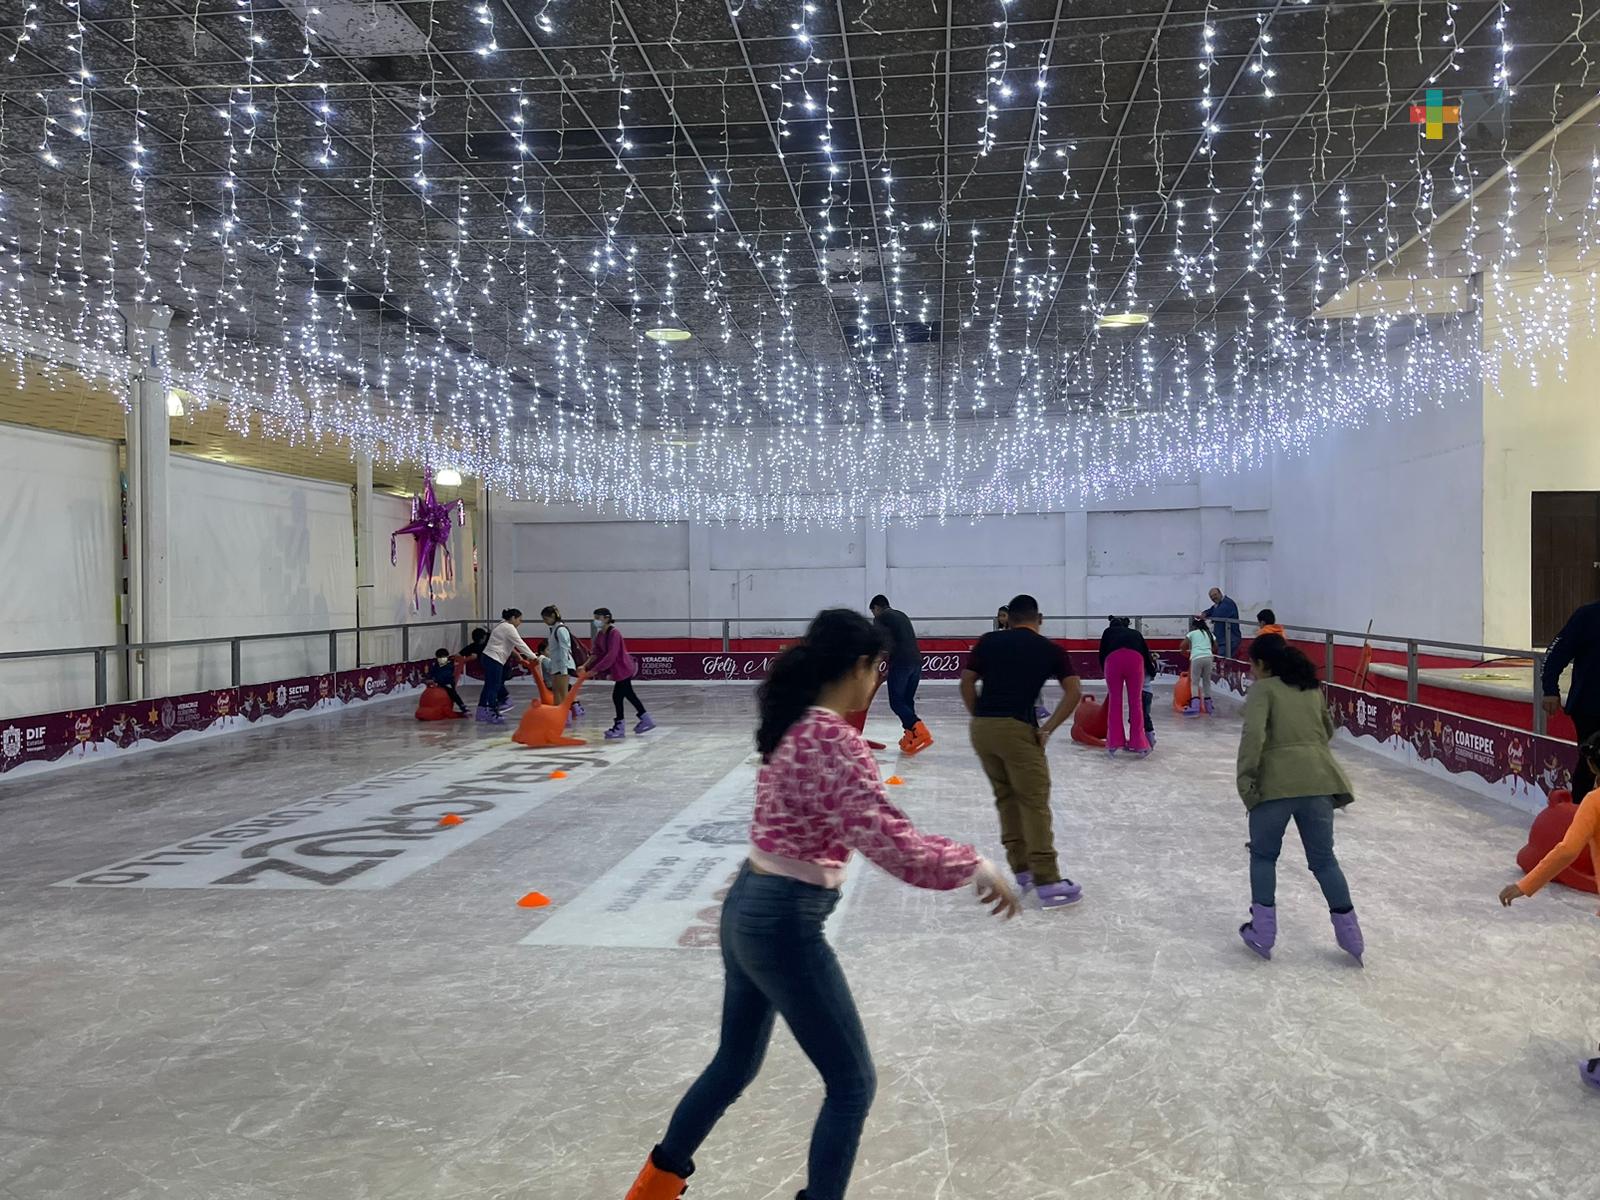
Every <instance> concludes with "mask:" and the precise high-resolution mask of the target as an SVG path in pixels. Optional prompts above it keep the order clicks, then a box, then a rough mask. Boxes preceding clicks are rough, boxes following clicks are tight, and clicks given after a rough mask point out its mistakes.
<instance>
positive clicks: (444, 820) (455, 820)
mask: <svg viewBox="0 0 1600 1200" xmlns="http://www.w3.org/2000/svg"><path fill="white" fill-rule="evenodd" d="M463 820H464V818H462V817H460V816H458V815H457V814H455V813H445V815H444V816H442V817H440V818H439V824H441V825H460V824H461V823H462V821H463Z"/></svg>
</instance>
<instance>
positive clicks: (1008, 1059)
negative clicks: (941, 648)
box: [0, 684, 1600, 1200]
mask: <svg viewBox="0 0 1600 1200" xmlns="http://www.w3.org/2000/svg"><path fill="white" fill-rule="evenodd" d="M639 690H640V693H641V695H642V696H643V697H644V699H645V700H646V702H647V703H649V704H650V705H651V709H652V712H653V713H654V715H655V716H656V717H657V719H658V720H659V722H660V724H661V728H660V729H659V730H658V731H657V732H655V733H652V734H650V735H648V736H647V737H644V738H638V739H634V738H630V739H629V740H628V741H627V742H626V743H623V744H622V745H621V746H617V745H612V744H602V743H600V741H599V734H600V730H601V728H602V727H603V725H604V724H605V723H606V722H605V721H604V720H602V716H603V715H604V714H600V713H599V712H597V711H596V712H592V715H591V716H590V717H589V718H588V719H587V721H586V722H585V730H586V732H587V733H588V735H589V736H591V737H592V738H593V739H594V741H593V744H592V745H591V746H590V747H588V748H585V749H583V750H578V751H571V752H550V751H529V750H524V749H523V748H521V747H518V746H515V745H512V744H511V743H509V742H508V741H506V734H508V733H509V729H507V730H489V729H487V728H485V727H482V726H478V725H475V724H473V723H470V722H469V723H461V724H452V725H445V726H441V725H419V724H418V723H416V722H415V721H413V720H412V717H411V704H410V703H409V702H408V701H406V700H399V701H395V702H390V703H375V704H369V705H359V706H355V707H352V708H351V709H348V710H344V711H341V712H336V713H329V714H326V715H322V716H317V717H313V718H309V719H306V720H302V721H297V722H292V723H286V724H282V725H279V726H276V727H274V728H270V729H262V730H257V731H252V732H247V733H241V734H239V735H236V736H229V737H224V738H218V739H213V740H209V741H204V742H200V743H196V744H193V745H191V746H187V747H181V748H173V749H168V750H164V751H157V752H152V753H147V754H140V755H137V756H132V757H128V758H124V759H121V760H119V761H116V762H114V763H106V764H104V765H97V766H86V767H83V768H74V769H70V770H64V771H59V772H55V773H51V774H45V775H39V776H33V777H24V778H20V779H15V780H12V781H9V782H7V783H4V784H0V822H3V826H0V828H3V830H4V833H3V836H0V910H3V912H4V916H5V919H4V923H3V925H0V1197H5V1198H6V1200H110V1198H112V1197H139V1198H146V1197H148V1198H155V1197H162V1198H168V1200H247V1198H248V1200H269V1198H273V1200H380V1198H381V1200H390V1198H393V1200H402V1198H403V1200H445V1198H451V1200H456V1198H459V1200H469V1198H470V1200H621V1197H622V1196H623V1194H624V1192H625V1191H626V1190H627V1186H628V1183H629V1182H630V1181H631V1179H632V1177H633V1174H634V1172H635V1171H636V1170H637V1168H638V1166H639V1163H640V1161H641V1160H642V1157H643V1155H644V1153H645V1152H646V1151H647V1150H648V1148H649V1146H650V1145H651V1143H652V1142H653V1141H654V1140H655V1139H656V1138H657V1137H658V1136H659V1135H660V1133H661V1131H662V1128H663V1126H664V1123H665V1120H666V1117H667V1115H668V1113H669V1112H670V1110H671V1108H672V1106H673V1105H674V1104H675V1103H676V1101H677V1099H678V1097H679V1095H680V1094H681V1093H682V1091H683V1089H684V1087H685V1086H686V1085H687V1084H688V1083H689V1081H690V1079H691V1078H692V1077H693V1076H694V1074H695V1073H696V1072H697V1071H698V1070H699V1068H700V1067H701V1066H702V1065H703V1064H704V1062H705V1061H706V1059H707V1058H708V1057H709V1055H710V1053H711V1051H712V1048H713V1042H714V1036H715V1030H716V1023H717V1010H718V1002H719V998H720V987H721V970H720V964H719V961H718V957H717V954H716V952H715V949H714V948H712V946H711V945H710V942H711V940H712V939H711V938H710V937H709V936H708V931H709V930H711V929H713V928H714V919H715V904H714V899H713V898H712V897H713V896H714V892H715V889H716V888H717V887H719V886H720V885H721V883H722V882H723V881H724V880H725V879H726V875H727V873H728V871H729V870H731V869H732V866H733V865H736V863H737V861H738V858H739V854H740V846H741V845H742V840H743V828H742V825H743V820H744V819H745V817H747V815H748V811H749V801H750V788H749V785H750V780H751V778H752V777H753V770H754V767H753V764H752V762H751V753H750V745H751V744H750V732H751V728H752V725H753V719H752V715H751V714H752V705H753V693H752V691H751V690H750V689H746V688H741V687H701V688H695V687H691V686H681V685H680V686H667V685H645V684H641V685H640V689H639ZM922 698H923V701H924V705H923V707H924V713H925V716H926V719H927V722H928V724H929V726H930V728H931V729H932V731H933V733H934V736H935V738H936V739H937V743H936V745H935V746H934V747H933V748H932V749H931V750H929V751H927V752H926V753H924V754H923V755H921V756H919V757H918V758H916V759H914V760H911V761H909V762H906V763H903V764H897V759H898V755H896V754H895V753H894V752H893V751H892V750H891V751H890V752H888V753H887V754H884V755H880V758H881V759H882V761H883V762H884V764H885V774H888V773H889V772H890V770H898V771H899V773H900V774H901V775H902V776H903V777H904V779H905V780H906V785H905V786H904V787H903V788H897V789H895V798H896V800H897V801H899V802H900V803H901V804H902V805H903V806H904V807H905V808H906V809H907V810H908V811H909V812H910V813H911V814H912V816H913V818H914V819H915V820H916V821H917V822H918V824H919V825H921V826H922V827H923V828H925V829H927V830H930V831H936V832H941V833H947V834H952V835H956V836H960V837H962V838H966V839H970V840H975V841H976V842H978V843H979V845H980V846H981V847H983V848H984V850H985V852H987V853H990V854H992V855H996V856H998V852H999V846H998V838H997V834H996V824H995V820H994V816H993V810H992V807H991V803H990V799H989V795H988V791H987V787H986V785H985V783H984V780H983V777H982V775H981V773H980V772H979V770H978V767H977V763H976V761H975V759H974V757H973V755H972V752H971V750H970V748H969V747H968V745H967V743H966V737H965V728H964V720H963V719H962V718H961V714H960V710H959V702H958V700H957V696H956V693H955V690H954V688H952V687H949V686H937V685H929V686H926V687H925V688H924V689H923V696H922ZM603 699H604V697H603V695H601V694H599V693H596V694H595V695H594V696H593V701H594V704H593V705H592V710H600V709H606V708H608V707H609V706H608V705H605V704H603V703H601V701H602V700H603ZM1159 703H1161V699H1159V698H1158V704H1159ZM1157 720H1158V726H1159V731H1160V735H1161V736H1160V745H1159V747H1158V749H1157V751H1156V753H1155V754H1154V755H1153V756H1152V757H1151V758H1150V759H1149V760H1147V761H1144V762H1138V761H1123V760H1118V761H1114V762H1113V761H1108V760H1107V759H1106V758H1105V757H1104V755H1103V754H1100V753H1096V752H1092V751H1088V750H1085V749H1082V748H1079V747H1076V746H1073V745H1072V744H1071V743H1070V742H1069V741H1068V740H1067V739H1066V737H1065V734H1064V733H1063V735H1062V736H1061V738H1060V739H1059V741H1058V743H1057V744H1056V745H1054V746H1053V747H1052V751H1051V757H1052V762H1053V767H1054V772H1055V808H1056V816H1057V830H1058V845H1059V846H1060V848H1061V849H1062V851H1063V854H1064V863H1065V865H1066V868H1067V871H1068V873H1069V874H1070V875H1071V876H1072V877H1073V878H1075V879H1077V880H1078V881H1079V882H1081V883H1082V884H1083V885H1084V889H1085V899H1084V902H1083V903H1082V904H1080V905H1079V906H1077V907H1076V908H1074V909H1071V910H1069V911H1066V912H1062V913H1053V914H1049V915H1046V914H1043V913H1040V912H1038V911H1036V910H1035V911H1029V912H1027V913H1025V914H1024V915H1023V917H1021V918H1019V919H1018V920H1016V921H1013V922H1011V923H1010V924H1001V923H999V922H997V921H994V920H993V919H991V918H989V917H987V916H986V915H985V914H984V913H983V911H982V910H981V909H980V908H979V907H978V906H977V905H976V904H975V903H973V902H972V901H971V899H970V896H969V894H968V893H966V892H961V893H956V894H934V893H926V892H917V891H914V890H912V889H910V888H908V887H905V886H904V885H902V884H900V883H898V882H897V881H895V880H893V879H891V878H889V877H887V876H885V875H883V874H881V873H880V872H878V871H876V870H875V869H870V868H868V869H862V870H860V871H858V873H857V874H856V875H855V876H854V877H853V879H852V881H851V883H850V885H849V888H848V891H849V895H848V903H847V904H846V906H844V907H843V908H842V909H841V912H840V913H839V915H838V916H836V917H835V919H834V921H833V923H832V925H831V936H832V939H833V941H834V943H835V945H836V946H837V947H838V950H839V953H840V956H841V959H842V961H843V963H844V966H845V970H846V972H847V973H848V975H849V977H850V980H851V983H852V986H853V988H854V990H855V993H856V998H857V1001H858V1003H859V1005H860V1007H861V1010H862V1013H863V1017H864V1020H865V1022H866V1025H867V1028H868V1032H869V1035H870V1037H871V1039H872V1042H873V1046H874V1050H875V1053H876V1056H877V1064H878V1073H879V1080H880V1082H879V1091H878V1100H877V1104H876V1107H875V1108H874V1110H873V1113H872V1115H871V1118H870V1120H869V1123H868V1127H867V1132H866V1136H865V1139H864V1142H863V1145H862V1152H861V1157H860V1160H859V1163H858V1167H857V1171H856V1176H855V1182H854V1185H853V1187H852V1190H851V1193H850V1195H851V1197H852V1200H935V1198H937V1200H1046V1198H1053V1197H1073V1198H1082V1200H1093V1198H1100V1197H1105V1198H1108V1200H1110V1198H1115V1200H1142V1198H1147V1197H1163V1198H1172V1200H1200V1198H1203V1197H1216V1198H1222V1200H1254V1198H1257V1197H1259V1198H1262V1200H1268V1198H1270V1200H1302V1198H1304V1200H1310V1198H1320V1197H1373V1198H1376V1200H1409V1198H1412V1197H1439V1198H1441V1200H1470V1198H1475V1197H1484V1198H1486V1200H1487V1198H1491V1197H1492V1198H1494V1200H1523V1198H1532V1197H1562V1198H1567V1197H1576V1196H1582V1195H1586V1194H1590V1193H1591V1192H1592V1190H1593V1188H1594V1186H1595V1184H1594V1154H1595V1146H1596V1140H1595V1139H1596V1130H1597V1129H1600V1095H1595V1094H1593V1093H1589V1092H1586V1091H1585V1089H1583V1088H1582V1087H1581V1085H1580V1084H1579V1082H1578V1079H1577V1060H1578V1059H1579V1058H1580V1056H1582V1055H1583V1054H1584V1053H1585V1052H1588V1053H1593V1046H1594V1042H1595V1039H1596V1037H1597V1036H1600V1011H1597V1010H1600V969H1597V966H1600V921H1597V920H1596V918H1595V915H1594V910H1595V908H1596V900H1595V898H1594V897H1591V896H1582V895H1579V894H1577V893H1574V892H1570V891H1567V890H1565V889H1562V888H1559V887H1556V888H1552V889H1551V890H1550V891H1549V892H1548V893H1546V894H1543V895H1541V896H1539V897H1536V898H1535V899H1533V900H1530V901H1526V902H1523V903H1520V904H1518V905H1517V906H1516V907H1515V908H1514V909H1513V910H1511V911H1509V912H1506V911H1502V910H1501V909H1500V908H1499V906H1498V905H1497V903H1496V900H1495V894H1496V892H1497V891H1498V890H1499V889H1500V888H1501V887H1502V886H1503V885H1504V884H1505V883H1507V882H1508V881H1510V880H1512V879H1513V878H1515V876H1516V871H1515V867H1514V863H1513V856H1514V854H1515V853H1516V851H1517V849H1518V848H1519V847H1520V845H1521V844H1522V841H1523V835H1524V833H1525V831H1526V826H1527V818H1526V817H1525V816H1523V815H1521V814H1519V813H1516V812H1514V811H1512V810H1511V809H1509V808H1504V807H1501V806H1499V805H1497V804H1495V803H1494V802H1492V801H1487V800H1483V799H1480V798H1477V797H1475V796H1473V795H1472V794H1470V793H1468V792H1467V791H1465V790H1462V789H1458V788H1456V787H1453V786H1452V785H1450V784H1448V783H1445V782H1441V781H1437V780H1434V779H1430V778H1428V777H1426V776H1424V775H1422V774H1420V773H1416V772H1412V771H1408V770H1405V769H1403V768H1400V767H1397V766H1392V765H1390V764H1388V763H1386V762H1384V761H1383V760H1381V759H1379V758H1377V757H1375V756H1372V755H1369V754H1367V753H1365V752H1362V751H1359V750H1353V749H1352V750H1346V749H1341V751H1340V753H1341V756H1342V758H1343V760H1344V761H1345V763H1346V765H1347V767H1348V769H1349V771H1350V773H1351V776H1352V779H1353V781H1354V784H1355V787H1356V789H1357V792H1358V799H1357V802H1356V804H1355V805H1354V806H1353V807H1352V808H1350V809H1348V810H1346V811H1345V812H1344V813H1342V814H1341V815H1340V817H1339V823H1338V839H1339V853H1340V858H1341V860H1342V861H1343V863H1344V865H1345V869H1346V871H1347V873H1348V875H1349V877H1350V882H1351V885H1352V889H1353V892H1354V896H1355V900H1356V906H1357V911H1358V912H1359V914H1360V916H1361V918H1362V922H1363V924H1364V926H1365V930H1366V936H1367V943H1368V955H1367V966H1366V969H1365V970H1361V969H1358V968H1356V967H1354V966H1353V965H1352V964H1351V963H1350V962H1349V961H1348V960H1347V959H1346V958H1345V957H1344V956H1343V955H1342V954H1341V953H1340V952H1339V951H1338V950H1337V948H1336V947H1335V946H1334V943H1333V937H1332V932H1331V929H1330V927H1329V925H1328V919H1327V914H1326V910H1325V909H1324V908H1323V907H1322V905H1321V902H1320V897H1319V896H1318V894H1317V892H1316V888H1315V884H1314V882H1313V881H1312V879H1311V877H1310V875H1309V874H1308V873H1307V872H1306V871H1305V870H1304V857H1303V855H1302V854H1301V853H1300V851H1299V847H1298V844H1297V842H1296V841H1295V839H1294V838H1293V836H1292V835H1291V837H1290V839H1289V841H1288V843H1287V844H1286V848H1285V857H1284V861H1283V863H1282V864H1281V870H1280V885H1279V896H1278V904H1279V911H1280V914H1281V916H1280V925H1281V930H1280V935H1279V942H1278V950H1277V952H1276V955H1275V957H1274V960H1273V961H1272V962H1271V963H1265V962H1262V961H1260V960H1258V959H1257V958H1255V957H1254V956H1253V955H1251V954H1250V953H1249V952H1248V951H1246V950H1245V949H1244V947H1243V946H1242V945H1241V943H1240V942H1239V940H1238V937H1237V935H1236V934H1235V932H1234V930H1235V928H1236V927H1237V925H1238V924H1239V923H1240V921H1242V920H1243V919H1244V917H1245V913H1246V908H1247V905H1248V901H1249V896H1248V892H1247V885H1246V856H1245V845H1244V844H1245V837H1246V834H1245V822H1244V810H1243V807H1242V806H1241V805H1240V803H1239V801H1238V799H1237V797H1236V796H1235V793H1234V789H1233V771H1232V768H1233V755H1234V750H1235V747H1236V744H1237V735H1238V723H1237V719H1236V718H1235V717H1233V716H1230V715H1220V714H1219V716H1218V717H1216V718H1213V719H1211V720H1206V721H1193V722H1186V721H1182V720H1180V719H1179V718H1178V717H1176V716H1174V715H1173V714H1172V713H1171V711H1170V709H1165V710H1163V711H1161V712H1160V713H1159V714H1158V717H1157ZM868 731H869V733H874V732H876V733H877V734H878V735H879V736H880V740H885V741H889V742H891V743H892V742H893V741H894V739H895V737H896V736H897V735H898V730H897V729H896V728H894V727H893V724H892V720H891V719H890V718H889V717H888V713H887V709H886V708H885V706H884V703H883V700H882V698H881V697H880V699H879V704H878V708H877V710H875V713H874V720H873V722H872V723H871V724H869V726H868ZM558 769H560V770H565V771H566V772H567V775H568V778H567V779H565V780H552V779H550V778H549V775H550V773H551V772H552V771H554V770H558ZM468 810H471V811H470V812H469V813H468V819H467V820H466V822H465V823H464V824H462V825H460V826H456V827H454V828H452V829H447V830H441V829H439V828H437V827H436V818H437V815H438V814H439V813H440V812H443V811H463V812H467V811H468ZM157 851H159V853H152V852H157ZM57 885H61V886H57ZM535 890H536V891H538V892H541V893H543V894H545V895H547V896H548V897H550V899H551V901H552V903H551V904H550V905H549V906H548V907H543V908H522V907H519V906H518V904H517V901H518V898H519V897H522V896H524V895H525V894H526V893H528V892H530V891H535ZM819 1099H820V1086H819V1084H818V1081H817V1079H816V1077H815V1076H814V1074H813V1072H812V1070H811V1068H810V1066H809V1064H808V1063H806V1061H805V1060H804V1059H803V1058H802V1057H801V1056H800V1054H799V1053H798V1051H797V1050H796V1049H795V1047H794V1045H793V1043H792V1041H791V1040H790V1039H789V1038H788V1035H787V1033H785V1032H782V1031H781V1030H780V1032H779V1034H778V1036H777V1038H776V1039H775V1041H774V1046H773V1052H772V1054H771V1056H770V1057H769V1059H768V1062H767V1066H766V1069H765V1071H764V1072H763V1074H762V1076H761V1078H760V1079H759V1080H758V1082H757V1083H756V1084H755V1086H754V1087H752V1089H751V1090H750V1092H749V1093H748V1094H747V1095H746V1096H745V1098H744V1099H743V1100H742V1101H741V1102H740V1104H738V1105H737V1106H736V1107H735V1108H734V1109H733V1110H731V1111H730V1113H729V1114H728V1116H727V1118H726V1119H725V1121H724V1123H723V1125H722V1126H721V1127H720V1128H719V1129H718V1130H717V1131H716V1133H715V1134H714V1135H713V1137H712V1139H711V1141H710V1142H709V1143H708V1144H707V1145H706V1146H705V1147H704V1149H703V1151H702V1153H701V1154H700V1156H699V1162H700V1171H699V1173H698V1174H697V1176H696V1177H695V1180H694V1187H693V1188H692V1189H691V1193H690V1195H691V1197H692V1198H693V1200H789V1198H790V1197H792V1196H793V1195H794V1193H795V1191H796V1190H797V1189H798V1188H799V1187H800V1186H801V1185H802V1184H803V1182H804V1181H803V1179H801V1178H800V1174H799V1172H800V1171H801V1168H802V1165H803V1162H804V1146H805V1142H806V1138H807V1136H808V1133H809V1129H810V1124H811V1121H812V1118H813V1116H814V1114H815V1109H816V1106H817V1103H818V1101H819Z"/></svg>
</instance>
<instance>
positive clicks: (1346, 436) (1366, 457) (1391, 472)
mask: <svg viewBox="0 0 1600 1200" xmlns="http://www.w3.org/2000/svg"><path fill="white" fill-rule="evenodd" d="M1435 401H1436V402H1435V403H1433V404H1432V405H1430V406H1429V407H1427V408H1426V409H1424V410H1423V411H1422V412H1420V413H1418V414H1416V415H1415V416H1411V417H1405V418H1400V417H1396V418H1394V419H1391V420H1387V421H1385V420H1379V421H1376V422H1374V423H1373V424H1371V425H1368V426H1366V427H1365V428H1362V429H1354V430H1341V431H1337V432H1333V433H1329V434H1327V435H1326V436H1324V437H1322V438H1320V439H1318V440H1317V442H1316V443H1315V444H1314V445H1312V446H1311V447H1310V448H1309V450H1308V451H1307V452H1306V453H1305V454H1304V455H1294V456H1290V455H1280V456H1278V457H1277V458H1276V459H1275V460H1274V461H1273V464H1272V468H1271V475H1272V496H1273V505H1272V518H1271V532H1272V550H1271V560H1272V591H1273V594H1274V596H1275V598H1276V602H1275V603H1274V604H1273V606H1272V607H1273V608H1274V609H1275V610H1276V611H1277V614H1278V618H1279V620H1281V621H1283V622H1285V623H1286V624H1289V625H1296V624H1298V625H1312V626H1324V627H1333V628H1338V629H1351V630H1362V629H1365V628H1366V624H1367V622H1368V621H1369V620H1370V621H1372V622H1373V623H1374V631H1375V632H1377V633H1392V634H1423V635H1427V636H1431V637H1436V638H1438V639H1440V640H1443V641H1459V642H1481V641H1482V640H1483V635H1484V605H1483V587H1482V580H1483V551H1482V546H1483V539H1482V511H1483V492H1482V489H1483V483H1484V476H1483V424H1482V422H1483V400H1482V389H1481V387H1479V386H1477V385H1471V386H1466V387H1464V388H1463V389H1462V390H1461V391H1460V392H1458V393H1452V394H1441V395H1439V396H1437V397H1436V398H1435ZM1240 599H1241V603H1240V610H1241V612H1243V613H1244V614H1245V615H1246V617H1247V618H1248V617H1250V616H1253V615H1254V612H1253V608H1252V609H1247V608H1246V606H1245V604H1244V603H1243V597H1240Z"/></svg>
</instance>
